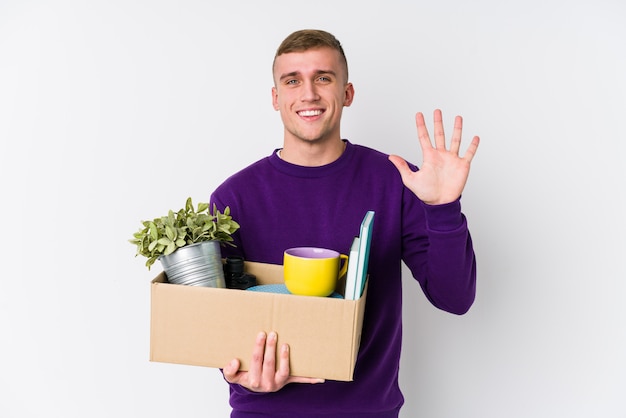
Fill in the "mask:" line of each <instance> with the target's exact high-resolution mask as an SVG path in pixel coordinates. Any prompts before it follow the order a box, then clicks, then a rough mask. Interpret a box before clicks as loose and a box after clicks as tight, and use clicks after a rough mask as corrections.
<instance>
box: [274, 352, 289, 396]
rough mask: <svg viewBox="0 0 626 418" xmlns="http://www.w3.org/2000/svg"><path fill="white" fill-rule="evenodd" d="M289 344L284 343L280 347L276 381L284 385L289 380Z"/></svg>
mask: <svg viewBox="0 0 626 418" xmlns="http://www.w3.org/2000/svg"><path fill="white" fill-rule="evenodd" d="M289 373H290V369H289V345H288V344H283V345H282V346H281V347H280V354H279V361H278V370H277V371H276V383H277V384H278V385H281V386H282V385H284V384H286V383H287V382H288V381H289Z"/></svg>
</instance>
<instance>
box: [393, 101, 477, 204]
mask: <svg viewBox="0 0 626 418" xmlns="http://www.w3.org/2000/svg"><path fill="white" fill-rule="evenodd" d="M415 123H416V125H417V135H418V138H419V142H420V146H421V147H422V154H423V156H424V161H423V163H422V166H421V167H420V169H419V170H418V171H412V170H411V169H410V168H409V166H408V164H407V163H406V161H405V160H404V159H403V158H401V157H399V156H397V155H390V156H389V160H390V161H391V162H392V163H393V164H394V165H395V166H396V168H397V169H398V171H399V172H400V175H401V176H402V182H403V183H404V185H405V186H406V187H407V188H408V189H409V190H411V191H412V192H413V193H415V195H417V197H418V198H419V199H420V200H422V201H423V202H424V203H427V204H430V205H439V204H444V203H450V202H453V201H455V200H456V199H458V198H459V197H460V196H461V193H462V192H463V189H464V188H465V183H466V182H467V178H468V176H469V170H470V163H471V162H472V158H474V155H475V154H476V150H477V149H478V143H479V142H480V139H479V138H478V137H477V136H474V138H473V139H472V142H471V143H470V145H469V146H468V147H467V150H466V151H465V155H464V156H463V157H461V156H460V155H459V149H460V147H461V132H462V130H463V118H461V116H457V117H456V118H455V119H454V131H453V132H452V139H451V141H450V149H449V150H448V149H446V138H445V134H444V130H443V118H442V116H441V110H439V109H437V110H435V112H434V129H435V144H434V146H433V144H432V143H431V140H430V136H429V135H428V129H427V128H426V123H425V122H424V115H423V114H422V113H419V112H418V113H417V114H416V115H415Z"/></svg>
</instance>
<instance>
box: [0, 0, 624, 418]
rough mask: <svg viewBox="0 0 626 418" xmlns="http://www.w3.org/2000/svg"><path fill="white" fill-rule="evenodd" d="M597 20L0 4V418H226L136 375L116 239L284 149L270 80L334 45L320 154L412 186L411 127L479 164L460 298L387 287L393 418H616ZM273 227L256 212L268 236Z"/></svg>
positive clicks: (288, 5)
mask: <svg viewBox="0 0 626 418" xmlns="http://www.w3.org/2000/svg"><path fill="white" fill-rule="evenodd" d="M625 17H626V6H625V5H624V3H623V2H622V1H620V0H595V1H577V0H574V1H569V2H565V1H553V2H550V1H535V0H528V1H523V2H521V1H520V2H507V1H497V0H481V1H472V2H470V1H462V0H454V1H445V0H441V1H436V2H434V1H429V2H426V1H424V2H399V1H385V2H376V1H371V2H339V1H336V0H333V1H323V0H322V1H316V2H291V1H289V2H287V1H274V2H259V1H232V2H209V1H200V0H196V1H193V0H180V1H148V0H145V1H140V0H132V1H121V0H117V1H104V0H102V1H91V2H88V1H70V0H67V1H47V2H45V1H7V0H2V1H0V140H1V141H2V146H1V149H0V181H1V182H2V183H1V184H2V189H1V196H2V203H1V205H0V206H1V210H2V214H1V215H2V228H1V229H0V231H1V232H0V236H1V237H2V238H1V239H0V245H1V248H0V250H1V251H0V257H1V262H2V265H1V268H0V271H1V273H2V274H1V279H0V283H1V287H0V416H2V417H5V418H13V417H41V416H46V417H111V416H116V417H152V418H157V417H172V416H178V417H225V416H227V415H228V413H229V408H228V403H227V398H228V390H227V385H226V384H225V383H224V382H223V380H222V377H221V375H220V373H219V372H218V371H217V370H215V369H207V368H201V367H191V366H177V365H169V364H160V363H151V362H149V361H148V353H149V311H150V303H149V302H150V301H149V282H150V280H151V279H152V277H154V276H155V275H156V274H157V273H158V271H160V266H159V265H158V264H157V265H155V268H153V269H152V271H148V270H147V269H146V268H145V267H144V265H143V263H144V261H145V260H144V259H140V258H134V251H135V249H134V247H132V246H131V245H130V244H129V243H128V242H127V240H128V239H129V238H130V237H131V235H132V233H133V232H135V231H136V230H137V229H138V228H139V226H140V220H144V219H151V218H153V217H156V216H161V215H162V214H164V213H165V212H166V211H167V210H168V209H170V208H172V209H178V208H180V207H182V205H183V204H184V201H185V199H186V197H187V196H192V197H193V198H194V200H195V201H206V200H208V197H209V194H210V193H211V192H212V190H213V189H214V188H215V187H216V186H217V185H218V184H219V183H220V182H222V181H223V180H224V178H225V177H226V176H228V175H230V174H232V173H233V172H235V171H236V170H239V169H240V168H243V167H244V166H246V165H247V164H249V163H251V162H253V161H255V160H257V159H259V158H261V157H263V156H265V155H267V154H269V153H270V152H271V150H273V149H274V148H277V147H280V146H281V143H282V125H281V123H280V118H279V115H278V114H277V113H276V112H274V110H273V109H272V107H271V101H270V88H271V85H272V79H271V70H270V66H271V61H272V58H273V54H274V52H275V49H276V47H277V46H278V44H279V43H280V42H281V41H282V39H283V38H284V37H285V36H286V35H287V34H289V33H290V32H292V31H293V30H297V29H301V28H310V27H313V28H321V29H326V30H328V31H330V32H332V33H334V34H335V35H336V36H337V37H338V38H339V39H340V40H341V41H342V42H343V44H344V46H345V50H346V54H347V56H348V60H349V64H350V71H351V73H350V74H351V81H352V82H353V83H354V85H355V89H356V98H355V102H354V104H353V105H352V107H350V108H348V109H346V111H345V113H344V114H345V118H344V125H343V131H342V135H343V136H344V137H345V138H349V139H350V140H352V141H353V142H356V143H361V144H364V145H369V146H372V147H375V148H377V149H380V150H382V151H384V152H388V153H397V154H400V155H402V156H404V157H405V158H407V159H409V160H411V161H412V162H415V163H417V164H418V165H419V164H421V154H420V151H419V147H418V143H417V139H416V132H415V126H414V120H413V116H414V113H415V112H416V111H423V112H425V113H426V114H427V116H428V120H429V126H432V125H431V124H430V119H431V116H430V115H431V114H432V111H433V109H435V108H437V107H439V108H441V109H442V110H443V112H444V119H445V121H446V126H447V127H448V132H450V131H451V124H452V120H453V117H454V115H456V114H462V115H463V116H464V118H465V139H466V142H465V144H467V143H468V141H469V139H470V138H471V136H472V135H474V134H478V135H480V136H481V139H482V143H481V145H480V148H479V152H478V155H477V157H476V158H475V160H474V164H473V167H472V173H471V176H470V180H469V183H468V185H467V188H466V190H465V193H464V196H463V209H464V212H465V213H466V215H467V216H468V218H469V221H470V228H471V231H472V234H473V238H474V243H475V250H476V253H477V257H478V280H479V281H478V295H477V299H476V303H475V305H474V307H473V308H472V309H471V311H470V312H469V313H468V314H467V315H465V316H461V317H457V316H453V315H449V314H445V313H443V312H440V311H437V310H436V309H435V308H433V307H432V306H431V305H429V304H428V303H427V301H426V299H425V298H424V296H423V294H422V293H421V291H420V290H419V287H418V286H417V285H416V283H415V282H414V281H413V280H412V279H411V278H410V277H408V276H407V277H406V278H405V305H404V320H405V322H404V325H405V340H404V351H403V358H402V363H401V385H402V388H403V391H404V393H405V396H406V404H405V407H404V408H403V412H402V417H404V418H408V417H429V418H453V417H460V416H463V417H480V418H490V417H494V418H495V417H498V418H499V417H509V418H511V417H514V418H518V417H519V418H522V417H534V418H536V417H557V416H567V417H570V418H572V417H625V416H626V401H625V400H624V399H625V398H624V396H623V395H624V393H626V355H625V353H626V341H625V340H626V338H625V337H626V336H625V332H626V331H625V329H626V324H625V322H626V321H625V320H626V303H624V298H625V293H626V284H625V281H626V268H625V267H624V254H625V252H626V244H625V242H626V241H625V238H624V237H625V233H626V225H625V216H624V209H623V207H622V205H623V202H624V198H625V194H626V187H625V180H626V175H625V173H624V164H623V162H622V160H623V158H624V154H625V153H624V151H625V147H624V142H625V139H626V138H625V134H624V115H625V114H626V80H625V77H626V76H625V74H626V54H625V52H626V51H625V49H624V45H625V44H624V40H625V39H626V26H625V25H624V18H625ZM277 216H280V214H277Z"/></svg>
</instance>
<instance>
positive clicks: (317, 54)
mask: <svg viewBox="0 0 626 418" xmlns="http://www.w3.org/2000/svg"><path fill="white" fill-rule="evenodd" d="M324 71H328V72H333V73H335V74H338V75H342V76H344V78H345V75H346V68H345V65H343V63H342V61H341V56H340V54H339V51H336V50H334V49H332V48H327V47H323V48H316V49H309V50H306V51H301V52H288V53H286V54H282V55H279V56H277V57H276V60H275V61H274V80H278V79H280V77H281V76H283V75H285V74H294V73H297V74H302V75H304V76H307V75H313V74H317V73H319V72H324ZM346 81H347V80H346Z"/></svg>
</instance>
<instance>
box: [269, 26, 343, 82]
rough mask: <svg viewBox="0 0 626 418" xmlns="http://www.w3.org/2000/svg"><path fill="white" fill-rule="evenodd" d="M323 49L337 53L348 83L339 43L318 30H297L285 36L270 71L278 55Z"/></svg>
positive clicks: (341, 48)
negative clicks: (329, 49)
mask: <svg viewBox="0 0 626 418" xmlns="http://www.w3.org/2000/svg"><path fill="white" fill-rule="evenodd" d="M324 47H327V48H331V49H334V50H335V51H337V52H339V56H340V57H341V60H342V61H343V64H344V67H345V69H346V81H348V60H347V59H346V54H345V53H344V51H343V47H342V46H341V42H339V40H338V39H337V38H335V36H334V35H333V34H331V33H329V32H326V31H323V30H318V29H303V30H298V31H296V32H293V33H292V34H291V35H289V36H287V37H286V38H285V40H283V42H282V43H281V44H280V46H279V47H278V49H277V50H276V55H274V62H273V63H272V71H273V70H274V64H275V63H276V58H277V57H278V56H279V55H282V54H288V53H290V52H304V51H308V50H309V49H317V48H324Z"/></svg>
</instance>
